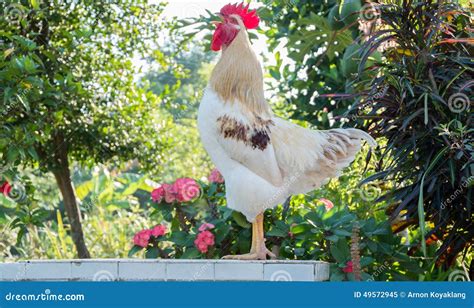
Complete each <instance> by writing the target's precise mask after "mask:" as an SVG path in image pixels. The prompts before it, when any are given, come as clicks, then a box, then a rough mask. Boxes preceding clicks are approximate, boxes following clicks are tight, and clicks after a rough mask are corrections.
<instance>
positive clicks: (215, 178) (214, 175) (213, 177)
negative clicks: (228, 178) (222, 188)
mask: <svg viewBox="0 0 474 308" xmlns="http://www.w3.org/2000/svg"><path fill="white" fill-rule="evenodd" d="M208 180H209V182H211V183H224V178H223V177H222V174H221V173H220V172H219V170H217V168H214V169H212V171H211V174H209V177H208Z"/></svg>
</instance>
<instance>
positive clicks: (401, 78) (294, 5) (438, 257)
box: [0, 0, 474, 281]
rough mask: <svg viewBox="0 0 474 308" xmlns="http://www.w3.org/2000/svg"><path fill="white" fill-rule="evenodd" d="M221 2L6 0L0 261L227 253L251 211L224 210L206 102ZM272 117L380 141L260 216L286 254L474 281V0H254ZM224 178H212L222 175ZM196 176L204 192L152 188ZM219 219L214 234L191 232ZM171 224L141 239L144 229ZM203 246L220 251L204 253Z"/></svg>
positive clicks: (340, 275) (351, 274)
mask: <svg viewBox="0 0 474 308" xmlns="http://www.w3.org/2000/svg"><path fill="white" fill-rule="evenodd" d="M227 3H228V2H227V1H220V0H219V1H169V2H162V1H147V0H138V1H133V2H130V1H125V0H116V1H106V2H105V1H104V2H95V1H92V2H91V1H77V0H62V1H58V0H22V1H19V0H18V1H13V0H11V1H10V0H6V1H2V3H1V4H0V25H1V27H0V29H1V30H0V114H1V118H0V160H1V164H0V232H1V236H0V261H15V260H24V259H63V258H77V257H79V258H88V257H93V258H125V257H132V256H133V257H146V258H158V257H159V258H219V257H220V256H222V255H225V254H229V253H239V252H246V251H247V250H248V248H249V245H250V236H251V235H250V224H248V223H247V222H246V221H245V219H244V218H243V216H241V215H240V214H238V213H233V212H232V211H230V210H228V209H227V208H226V207H225V198H224V194H225V186H224V184H223V183H222V181H221V180H219V178H218V177H216V173H214V175H212V176H210V174H211V171H212V170H213V168H214V166H213V165H212V163H211V162H210V160H209V157H208V156H207V154H206V152H205V151H204V149H203V147H202V145H201V143H200V140H199V133H198V131H197V127H196V112H197V108H198V106H199V100H200V97H201V96H202V93H203V90H204V89H205V87H206V85H207V80H208V79H209V76H210V73H211V71H212V68H213V66H214V64H215V63H216V61H217V60H218V58H219V54H218V53H215V52H212V51H210V49H209V46H210V41H211V40H210V39H211V36H212V33H213V30H214V26H213V25H212V23H211V21H213V20H218V18H217V17H216V16H215V13H216V12H218V11H219V10H220V8H221V7H222V6H224V5H225V4H227ZM250 8H252V9H256V10H257V12H258V15H259V16H260V20H261V22H260V26H259V28H258V29H257V30H252V31H250V38H251V40H252V43H253V46H254V50H255V51H256V53H257V54H258V57H259V58H260V60H261V62H262V64H263V69H264V76H265V80H264V81H265V88H266V97H267V99H268V101H269V103H270V104H271V106H272V108H273V110H274V112H275V114H276V115H278V116H280V117H283V118H287V119H291V120H292V121H294V122H295V123H297V124H299V125H302V126H305V127H313V128H316V129H327V128H335V127H346V126H350V127H358V128H361V129H364V130H366V131H368V132H369V133H370V134H371V135H372V136H374V137H376V138H377V141H378V143H379V147H377V148H376V149H375V150H372V151H369V149H367V148H366V149H365V150H364V151H363V152H362V153H361V154H360V155H359V156H358V158H357V160H356V161H355V162H354V163H353V164H352V165H351V167H349V168H348V169H347V170H346V171H345V172H344V174H343V176H341V177H340V178H339V179H334V180H332V181H331V182H330V183H328V184H327V185H326V186H324V187H322V188H321V189H319V190H317V191H315V192H313V193H311V194H308V195H300V196H293V197H292V198H291V200H288V201H287V202H286V203H285V204H283V205H281V206H279V207H277V208H276V209H275V210H272V211H267V213H266V216H267V220H266V221H269V224H268V225H267V226H266V233H267V238H268V243H269V245H270V246H271V247H272V250H273V251H274V252H276V253H277V254H278V255H279V257H280V258H285V259H318V260H325V261H329V262H332V264H333V265H332V273H331V280H382V281H385V280H470V279H472V278H473V277H474V264H473V260H472V259H473V253H472V252H473V251H472V244H473V242H474V226H473V218H474V217H473V212H472V205H473V204H474V202H473V198H474V195H473V185H474V144H473V139H474V137H473V135H474V134H473V132H474V127H473V120H474V119H473V113H472V108H473V106H472V99H473V89H474V81H473V76H474V65H473V58H472V54H473V42H474V40H473V28H472V3H470V2H469V1H433V0H424V1H414V0H383V1H378V2H367V1H363V0H340V1H339V0H316V1H314V0H313V1H304V0H285V1H267V0H262V1H250ZM215 172H217V171H215ZM179 178H190V179H193V180H194V181H195V183H196V185H198V186H199V191H200V193H199V196H196V198H194V199H193V200H190V201H189V200H188V201H186V202H174V203H173V202H171V203H170V202H166V201H163V200H154V199H152V197H151V195H150V194H151V193H152V192H153V190H154V189H156V188H158V187H159V186H160V184H163V183H173V182H174V181H175V180H176V179H179ZM205 222H208V223H212V224H213V226H214V228H213V229H212V234H213V236H215V244H213V245H210V247H209V249H206V251H203V250H202V249H198V247H197V246H196V245H197V244H196V243H195V239H197V237H198V235H199V234H200V233H201V232H202V230H199V227H200V226H201V225H202V224H203V223H205ZM159 224H162V225H164V226H166V227H167V233H166V235H163V236H161V237H160V238H158V237H157V238H156V239H154V241H153V242H152V241H150V243H149V245H148V246H146V247H139V246H137V245H136V243H134V241H133V237H134V235H135V234H136V233H137V232H139V231H140V230H144V229H146V228H152V227H154V226H156V225H159ZM211 246H212V247H211Z"/></svg>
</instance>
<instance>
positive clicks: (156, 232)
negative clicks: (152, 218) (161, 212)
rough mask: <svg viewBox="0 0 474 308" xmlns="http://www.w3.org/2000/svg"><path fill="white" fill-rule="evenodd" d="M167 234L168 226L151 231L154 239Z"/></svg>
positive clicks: (160, 226)
mask: <svg viewBox="0 0 474 308" xmlns="http://www.w3.org/2000/svg"><path fill="white" fill-rule="evenodd" d="M165 233H166V226H165V225H158V226H155V227H154V228H153V229H151V235H153V236H154V237H159V236H163V235H165Z"/></svg>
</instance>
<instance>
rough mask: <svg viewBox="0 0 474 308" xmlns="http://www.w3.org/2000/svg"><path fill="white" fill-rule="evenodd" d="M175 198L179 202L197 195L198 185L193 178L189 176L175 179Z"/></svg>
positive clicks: (189, 199) (186, 200)
mask: <svg viewBox="0 0 474 308" xmlns="http://www.w3.org/2000/svg"><path fill="white" fill-rule="evenodd" d="M173 186H174V189H175V191H176V193H177V194H176V198H177V199H178V201H179V202H188V201H191V200H193V199H195V198H197V197H198V196H199V193H200V187H199V185H198V183H196V181H195V180H193V179H190V178H181V179H177V180H176V182H175V183H174V185H173Z"/></svg>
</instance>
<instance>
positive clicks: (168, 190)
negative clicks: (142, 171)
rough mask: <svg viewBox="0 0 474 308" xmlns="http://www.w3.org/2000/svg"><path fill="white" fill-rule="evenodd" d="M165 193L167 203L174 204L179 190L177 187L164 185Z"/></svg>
mask: <svg viewBox="0 0 474 308" xmlns="http://www.w3.org/2000/svg"><path fill="white" fill-rule="evenodd" d="M161 186H162V187H163V189H164V191H165V201H166V202H167V203H173V202H174V201H176V195H177V190H176V187H175V185H171V184H163V185H161Z"/></svg>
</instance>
